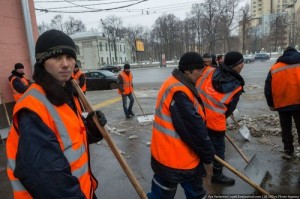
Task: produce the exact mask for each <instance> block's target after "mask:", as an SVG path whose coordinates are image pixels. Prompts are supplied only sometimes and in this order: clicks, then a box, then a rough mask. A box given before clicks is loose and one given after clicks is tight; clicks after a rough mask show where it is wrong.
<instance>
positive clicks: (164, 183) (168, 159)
mask: <svg viewBox="0 0 300 199" xmlns="http://www.w3.org/2000/svg"><path fill="white" fill-rule="evenodd" d="M204 67H205V66H204V61H203V59H202V57H201V56H200V55H199V54H198V53H195V52H187V53H185V54H183V55H182V57H181V58H180V61H179V66H178V69H174V70H173V72H172V75H171V76H170V77H168V78H167V80H166V81H165V82H164V83H163V84H162V87H161V88H160V91H159V93H158V97H157V101H156V111H155V116H154V123H153V127H152V140H151V166H152V170H153V171H154V176H153V179H152V188H151V192H150V193H148V198H149V199H160V198H161V199H162V198H164V199H172V198H174V197H175V194H176V190H177V186H178V184H180V185H181V187H182V188H183V189H184V193H185V195H186V198H199V199H200V198H205V196H206V191H205V189H204V188H203V180H202V178H203V177H204V176H205V175H206V171H205V168H204V164H210V163H211V162H212V160H213V158H214V149H213V145H212V143H211V141H210V139H209V137H208V135H207V129H206V126H205V114H204V112H203V109H202V107H201V105H200V104H201V99H200V97H199V95H198V93H197V90H196V88H195V83H196V81H197V79H198V78H199V76H200V75H201V73H202V71H203V69H204Z"/></svg>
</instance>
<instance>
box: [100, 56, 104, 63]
mask: <svg viewBox="0 0 300 199" xmlns="http://www.w3.org/2000/svg"><path fill="white" fill-rule="evenodd" d="M101 65H104V59H103V57H101Z"/></svg>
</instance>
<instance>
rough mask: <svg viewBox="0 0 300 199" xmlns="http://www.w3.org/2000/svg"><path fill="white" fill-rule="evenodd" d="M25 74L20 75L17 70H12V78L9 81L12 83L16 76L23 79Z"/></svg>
mask: <svg viewBox="0 0 300 199" xmlns="http://www.w3.org/2000/svg"><path fill="white" fill-rule="evenodd" d="M24 74H25V73H22V74H21V73H18V72H17V71H15V70H12V71H11V76H9V78H8V80H9V81H10V80H11V79H12V78H13V77H14V76H17V77H19V78H22V77H23V76H24Z"/></svg>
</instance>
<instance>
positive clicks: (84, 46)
mask: <svg viewBox="0 0 300 199" xmlns="http://www.w3.org/2000/svg"><path fill="white" fill-rule="evenodd" d="M82 47H83V48H91V47H93V43H92V41H85V42H82Z"/></svg>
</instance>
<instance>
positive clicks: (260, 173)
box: [225, 134, 268, 185]
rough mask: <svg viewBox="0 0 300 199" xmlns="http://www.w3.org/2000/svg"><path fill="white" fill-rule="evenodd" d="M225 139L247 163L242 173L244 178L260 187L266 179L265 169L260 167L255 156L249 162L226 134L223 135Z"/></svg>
mask: <svg viewBox="0 0 300 199" xmlns="http://www.w3.org/2000/svg"><path fill="white" fill-rule="evenodd" d="M225 137H226V138H227V140H228V141H229V142H230V143H231V144H232V146H233V147H234V148H235V149H236V150H237V152H238V153H239V154H240V155H241V156H242V158H243V159H244V160H245V162H246V163H247V166H246V167H245V168H244V173H245V174H246V176H248V177H249V178H250V179H252V181H253V182H255V183H256V184H259V185H260V184H261V183H262V182H263V180H264V178H265V177H266V175H267V172H268V171H267V170H266V169H265V167H263V166H261V164H260V163H259V160H258V158H257V157H256V155H255V154H254V156H253V157H252V158H251V160H250V161H249V159H248V158H247V157H246V156H245V154H244V153H243V152H242V150H241V149H240V148H238V146H237V145H236V144H235V143H234V142H233V140H232V138H231V137H230V136H229V135H227V134H225Z"/></svg>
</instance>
